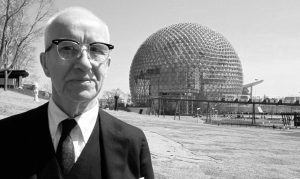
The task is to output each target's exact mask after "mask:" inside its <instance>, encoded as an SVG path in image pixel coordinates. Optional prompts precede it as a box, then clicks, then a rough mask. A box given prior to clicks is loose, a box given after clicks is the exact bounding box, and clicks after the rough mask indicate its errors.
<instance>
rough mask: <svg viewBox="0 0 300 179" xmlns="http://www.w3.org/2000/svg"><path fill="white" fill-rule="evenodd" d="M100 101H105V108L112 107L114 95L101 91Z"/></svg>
mask: <svg viewBox="0 0 300 179" xmlns="http://www.w3.org/2000/svg"><path fill="white" fill-rule="evenodd" d="M101 98H102V99H104V100H105V103H106V105H107V106H109V107H110V106H112V105H113V104H114V93H113V92H111V91H103V93H102V97H101Z"/></svg>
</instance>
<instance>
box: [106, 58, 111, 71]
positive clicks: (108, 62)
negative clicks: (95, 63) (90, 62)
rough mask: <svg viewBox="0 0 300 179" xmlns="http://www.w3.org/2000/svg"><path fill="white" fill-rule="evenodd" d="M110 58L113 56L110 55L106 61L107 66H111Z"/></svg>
mask: <svg viewBox="0 0 300 179" xmlns="http://www.w3.org/2000/svg"><path fill="white" fill-rule="evenodd" d="M110 60H111V57H110V56H109V57H108V59H107V61H106V66H107V68H108V67H109V66H110Z"/></svg>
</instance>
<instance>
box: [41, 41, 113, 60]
mask: <svg viewBox="0 0 300 179" xmlns="http://www.w3.org/2000/svg"><path fill="white" fill-rule="evenodd" d="M63 41H71V42H75V43H76V44H78V45H79V46H83V45H89V46H90V45H93V44H103V45H106V46H107V47H108V50H109V51H111V50H112V49H114V45H111V44H108V43H104V42H92V43H89V44H81V43H80V42H78V41H76V40H73V39H66V38H62V39H53V40H52V41H51V45H50V46H49V47H48V48H47V49H46V50H45V53H46V52H48V51H50V50H51V48H52V47H53V45H56V50H57V53H58V55H59V56H60V54H59V52H58V49H57V46H58V44H59V43H60V42H63ZM80 53H81V54H82V47H81V51H80ZM88 53H90V52H88ZM89 56H90V54H89ZM60 57H61V56H60ZM61 58H62V57H61ZM66 60H68V61H69V60H70V59H66ZM104 61H106V60H104Z"/></svg>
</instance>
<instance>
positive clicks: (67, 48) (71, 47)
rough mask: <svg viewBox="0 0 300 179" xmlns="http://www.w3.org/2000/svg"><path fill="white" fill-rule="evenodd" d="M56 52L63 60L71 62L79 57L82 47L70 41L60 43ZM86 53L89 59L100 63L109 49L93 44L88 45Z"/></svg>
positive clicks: (99, 44)
mask: <svg viewBox="0 0 300 179" xmlns="http://www.w3.org/2000/svg"><path fill="white" fill-rule="evenodd" d="M57 51H58V53H59V55H60V57H62V58H63V59H65V60H73V59H75V58H77V57H79V56H80V55H81V52H82V47H81V46H80V45H79V44H77V43H75V42H72V41H61V42H60V43H59V44H58V45H57ZM87 53H88V54H89V57H90V58H91V59H93V60H95V61H102V60H105V59H106V57H107V56H108V54H109V48H108V47H107V46H106V45H104V44H101V43H93V44H90V45H88V49H87Z"/></svg>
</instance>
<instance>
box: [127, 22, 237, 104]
mask: <svg viewBox="0 0 300 179" xmlns="http://www.w3.org/2000/svg"><path fill="white" fill-rule="evenodd" d="M129 82H130V91H131V95H132V101H133V103H134V104H136V105H143V104H145V103H146V102H147V100H148V99H149V97H158V96H172V97H176V96H177V97H180V96H183V95H189V96H195V98H202V99H203V98H205V99H216V98H219V97H221V96H222V95H224V94H234V95H238V94H241V92H242V84H243V72H242V66H241V62H240V60H239V57H238V55H237V53H236V52H235V50H234V49H233V47H232V46H231V44H230V43H229V42H228V40H226V39H225V37H224V36H222V35H221V34H220V33H218V32H215V31H213V30H211V29H210V28H208V27H205V26H202V25H199V24H195V23H180V24H174V25H171V26H168V27H165V28H163V29H161V30H158V31H157V32H155V33H154V34H152V35H151V36H150V37H148V38H147V39H146V41H145V42H144V43H143V44H142V45H141V46H140V47H139V49H138V51H137V52H136V54H135V56H134V58H133V61H132V64H131V68H130V76H129Z"/></svg>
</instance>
